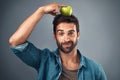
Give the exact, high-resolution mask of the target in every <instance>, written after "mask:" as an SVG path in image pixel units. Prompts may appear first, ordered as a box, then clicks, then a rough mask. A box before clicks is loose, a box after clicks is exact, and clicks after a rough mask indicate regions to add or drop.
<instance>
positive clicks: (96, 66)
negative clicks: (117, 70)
mask: <svg viewBox="0 0 120 80" xmlns="http://www.w3.org/2000/svg"><path fill="white" fill-rule="evenodd" d="M83 57H84V60H85V63H86V66H87V67H88V68H91V69H94V70H99V68H100V67H102V66H101V64H100V63H98V62H96V61H94V60H92V59H90V58H88V57H85V56H83Z"/></svg>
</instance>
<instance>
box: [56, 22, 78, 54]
mask: <svg viewBox="0 0 120 80" xmlns="http://www.w3.org/2000/svg"><path fill="white" fill-rule="evenodd" d="M79 36H80V33H79V32H77V31H76V25H75V24H74V23H65V22H64V23H60V24H58V26H57V28H56V34H55V39H56V42H57V46H58V48H59V49H60V50H61V51H62V52H63V53H66V54H67V53H70V52H71V51H72V50H73V49H74V48H75V47H76V45H77V41H78V38H79Z"/></svg>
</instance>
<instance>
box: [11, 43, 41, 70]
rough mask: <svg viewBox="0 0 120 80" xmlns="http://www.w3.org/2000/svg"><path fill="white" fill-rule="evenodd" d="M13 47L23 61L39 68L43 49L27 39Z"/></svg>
mask: <svg viewBox="0 0 120 80" xmlns="http://www.w3.org/2000/svg"><path fill="white" fill-rule="evenodd" d="M11 49H12V51H13V53H14V54H15V55H16V56H18V57H19V58H20V59H21V60H22V61H23V62H25V63H26V64H28V65H30V66H32V67H34V68H35V69H38V68H39V63H40V53H41V50H39V49H38V48H36V47H35V46H34V45H33V44H32V43H30V42H28V41H27V42H25V43H23V44H21V45H18V46H15V47H11Z"/></svg>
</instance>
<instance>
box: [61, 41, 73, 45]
mask: <svg viewBox="0 0 120 80" xmlns="http://www.w3.org/2000/svg"><path fill="white" fill-rule="evenodd" d="M70 43H73V42H72V41H67V42H64V43H62V44H63V45H64V44H70Z"/></svg>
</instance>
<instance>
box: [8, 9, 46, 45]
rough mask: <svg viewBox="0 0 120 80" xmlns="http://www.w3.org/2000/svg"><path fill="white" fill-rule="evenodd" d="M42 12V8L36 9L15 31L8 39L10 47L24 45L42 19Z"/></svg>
mask: <svg viewBox="0 0 120 80" xmlns="http://www.w3.org/2000/svg"><path fill="white" fill-rule="evenodd" d="M43 15H44V12H43V10H42V7H40V8H39V9H37V10H36V11H35V12H34V13H33V14H32V15H31V16H30V17H28V18H27V19H26V20H25V21H24V22H23V23H22V24H21V25H20V26H19V28H18V29H17V31H16V32H15V33H14V34H13V35H12V36H11V37H10V39H9V43H10V45H11V46H16V45H19V44H22V43H24V42H25V41H26V40H27V39H28V37H29V35H30V34H31V32H32V31H33V29H34V27H35V25H36V24H37V23H38V21H39V20H40V19H41V18H42V16H43Z"/></svg>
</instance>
